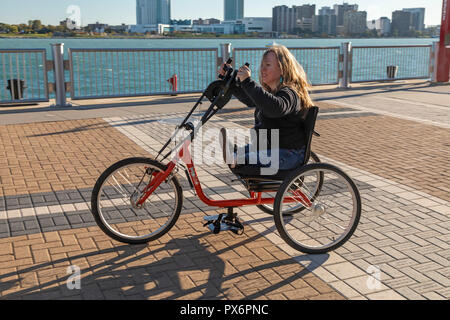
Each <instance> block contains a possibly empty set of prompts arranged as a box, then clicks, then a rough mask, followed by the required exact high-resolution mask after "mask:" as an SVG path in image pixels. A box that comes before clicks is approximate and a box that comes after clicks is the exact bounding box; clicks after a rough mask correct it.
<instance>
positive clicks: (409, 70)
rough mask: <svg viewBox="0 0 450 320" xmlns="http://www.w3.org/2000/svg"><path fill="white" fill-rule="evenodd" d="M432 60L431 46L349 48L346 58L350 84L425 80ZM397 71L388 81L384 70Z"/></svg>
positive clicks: (429, 74)
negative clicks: (348, 59)
mask: <svg viewBox="0 0 450 320" xmlns="http://www.w3.org/2000/svg"><path fill="white" fill-rule="evenodd" d="M432 58H433V52H432V46H431V45H429V46H383V47H362V46H358V47H353V48H352V49H351V54H350V77H349V78H350V81H351V82H352V83H359V82H368V81H386V80H394V79H395V80H407V79H428V78H430V77H431V73H430V64H431V59H432ZM389 66H393V67H398V73H397V75H396V76H395V77H389V76H388V73H387V67H389Z"/></svg>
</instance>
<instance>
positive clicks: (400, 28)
mask: <svg viewBox="0 0 450 320" xmlns="http://www.w3.org/2000/svg"><path fill="white" fill-rule="evenodd" d="M411 22H412V13H411V12H408V11H400V10H397V11H394V12H392V24H391V33H392V35H394V36H407V35H408V34H409V32H410V29H411Z"/></svg>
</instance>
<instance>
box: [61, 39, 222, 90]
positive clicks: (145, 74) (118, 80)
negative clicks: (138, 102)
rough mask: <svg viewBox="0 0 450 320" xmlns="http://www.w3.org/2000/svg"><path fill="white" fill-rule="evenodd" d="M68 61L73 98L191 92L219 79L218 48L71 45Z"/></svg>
mask: <svg viewBox="0 0 450 320" xmlns="http://www.w3.org/2000/svg"><path fill="white" fill-rule="evenodd" d="M69 63H70V81H71V86H70V89H71V90H70V93H71V98H72V99H89V98H107V97H131V96H143V95H152V94H172V93H174V92H177V93H192V92H202V91H203V90H204V89H205V88H206V87H207V86H208V84H209V83H210V82H212V81H213V80H214V79H216V77H217V63H218V49H217V48H205V49H69ZM174 75H176V76H177V88H176V89H175V87H174V86H172V85H171V83H169V81H168V80H169V79H170V78H172V77H173V76H174Z"/></svg>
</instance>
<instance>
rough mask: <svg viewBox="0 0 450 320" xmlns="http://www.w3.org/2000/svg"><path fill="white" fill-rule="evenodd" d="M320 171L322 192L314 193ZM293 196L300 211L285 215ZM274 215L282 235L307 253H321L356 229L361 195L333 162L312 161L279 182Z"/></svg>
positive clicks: (347, 237)
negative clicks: (299, 206) (316, 162)
mask: <svg viewBox="0 0 450 320" xmlns="http://www.w3.org/2000/svg"><path fill="white" fill-rule="evenodd" d="M318 173H321V174H322V175H321V176H322V179H323V181H322V188H321V191H320V193H319V194H318V195H317V196H315V195H314V186H315V185H316V184H317V179H318V178H317V177H318ZM289 200H291V201H294V202H296V203H298V204H299V205H301V206H302V207H303V208H304V210H303V211H302V212H300V213H297V214H294V215H290V216H286V215H284V214H282V213H283V212H284V209H283V207H284V206H285V205H286V203H287V202H288V201H289ZM274 208H275V210H274V219H275V225H276V228H277V230H278V232H279V234H280V236H281V238H282V239H283V240H284V241H286V243H287V244H289V245H290V246H291V247H292V248H294V249H296V250H299V251H301V252H304V253H311V254H320V253H326V252H329V251H332V250H334V249H336V248H338V247H340V246H341V245H343V244H344V243H345V242H346V241H347V240H348V239H349V238H350V237H351V236H352V234H353V232H354V231H355V229H356V227H357V225H358V222H359V219H360V216H361V197H360V194H359V191H358V188H357V187H356V185H355V183H354V182H353V180H352V179H351V178H350V177H349V176H348V175H347V174H345V173H344V172H343V171H342V170H341V169H339V168H337V167H335V166H333V165H330V164H324V163H319V164H309V165H306V166H305V167H303V168H300V169H298V170H297V171H295V172H293V173H292V174H291V175H290V176H289V177H288V178H286V180H285V181H284V182H283V183H282V185H281V186H280V188H279V190H278V193H277V196H276V198H275V203H274Z"/></svg>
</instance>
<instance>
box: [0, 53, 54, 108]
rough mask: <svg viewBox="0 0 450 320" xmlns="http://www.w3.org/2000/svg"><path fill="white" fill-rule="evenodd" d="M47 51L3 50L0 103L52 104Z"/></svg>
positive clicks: (0, 64) (0, 72) (0, 57)
mask: <svg viewBox="0 0 450 320" xmlns="http://www.w3.org/2000/svg"><path fill="white" fill-rule="evenodd" d="M47 70H48V69H47V56H46V50H45V49H0V74H1V76H0V103H15V102H45V101H48V100H49V87H48V79H47Z"/></svg>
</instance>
